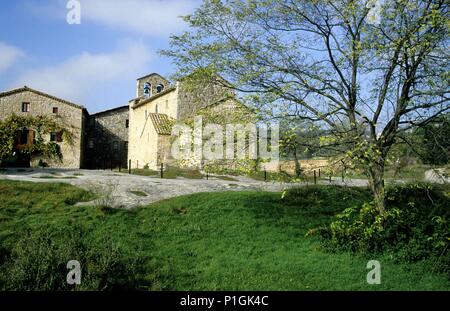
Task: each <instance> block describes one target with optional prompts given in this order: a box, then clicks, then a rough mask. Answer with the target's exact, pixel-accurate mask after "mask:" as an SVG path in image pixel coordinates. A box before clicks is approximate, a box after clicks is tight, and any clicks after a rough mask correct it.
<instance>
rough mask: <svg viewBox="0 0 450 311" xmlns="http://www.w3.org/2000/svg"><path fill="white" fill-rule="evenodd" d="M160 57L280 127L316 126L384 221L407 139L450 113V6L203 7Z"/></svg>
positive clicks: (285, 2)
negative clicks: (397, 157)
mask: <svg viewBox="0 0 450 311" xmlns="http://www.w3.org/2000/svg"><path fill="white" fill-rule="evenodd" d="M185 20H186V21H187V22H188V23H189V25H190V29H189V30H188V31H187V32H185V33H183V34H181V35H179V36H173V37H172V40H171V48H170V49H168V50H166V51H163V54H164V55H168V56H169V57H171V58H172V59H173V60H174V62H175V63H176V64H177V65H178V68H179V72H178V74H180V75H184V74H187V73H189V72H191V71H193V70H199V69H201V68H204V69H205V73H208V72H217V73H219V74H221V75H222V76H223V77H225V78H226V79H227V80H228V81H229V82H230V85H231V87H232V88H234V89H235V90H237V91H239V92H240V93H241V94H245V95H246V96H245V97H246V99H247V100H248V101H251V102H252V104H253V105H255V106H256V107H258V108H260V109H261V111H263V112H264V113H266V114H269V115H270V116H271V117H273V118H285V117H290V118H292V117H295V118H298V119H299V120H309V121H313V122H318V124H320V126H321V127H322V128H323V129H324V130H326V131H328V134H327V137H328V138H329V139H328V140H327V142H326V144H328V145H330V146H331V145H337V144H341V145H346V148H338V149H340V150H350V151H348V152H347V156H348V157H349V158H351V159H352V161H356V162H358V163H359V164H360V165H362V166H363V167H364V169H365V171H366V172H367V175H368V177H369V181H370V186H371V189H372V191H373V195H374V199H375V201H376V203H377V207H378V209H379V211H380V213H384V206H385V205H384V167H385V162H386V157H387V154H388V152H389V149H390V148H391V146H392V145H393V144H394V143H395V141H396V139H397V137H398V135H399V134H400V133H401V132H404V131H407V130H409V129H410V128H411V127H416V126H422V125H425V124H427V123H429V122H430V121H432V120H433V119H434V118H435V117H436V116H439V115H440V114H442V113H443V112H445V111H447V110H449V109H450V105H449V102H448V100H449V98H448V95H449V87H448V86H449V80H450V75H449V65H448V64H449V63H448V61H449V47H448V43H449V36H448V30H449V26H450V25H449V3H448V2H447V1H445V0H428V1H422V0H384V1H381V2H379V1H377V0H364V1H350V0H322V1H321V0H245V1H244V0H241V1H239V0H205V1H204V2H203V4H202V5H201V7H199V8H198V9H197V10H196V11H195V12H194V13H193V14H192V15H189V16H186V17H185Z"/></svg>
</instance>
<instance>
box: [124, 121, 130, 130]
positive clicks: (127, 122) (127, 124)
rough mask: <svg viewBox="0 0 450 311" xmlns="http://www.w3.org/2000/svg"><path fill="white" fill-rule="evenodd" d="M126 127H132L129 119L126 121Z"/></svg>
mask: <svg viewBox="0 0 450 311" xmlns="http://www.w3.org/2000/svg"><path fill="white" fill-rule="evenodd" d="M125 127H126V128H129V127H130V120H128V119H127V120H126V121H125Z"/></svg>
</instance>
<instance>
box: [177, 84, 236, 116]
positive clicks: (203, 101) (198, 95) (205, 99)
mask: <svg viewBox="0 0 450 311" xmlns="http://www.w3.org/2000/svg"><path fill="white" fill-rule="evenodd" d="M177 92H178V111H177V119H178V120H183V119H185V118H189V117H192V116H193V115H194V114H195V112H196V111H198V110H199V109H203V108H206V107H208V106H210V105H212V104H215V103H217V102H218V101H220V100H223V99H225V98H228V97H232V96H233V93H232V92H231V91H230V90H229V89H228V88H225V87H223V86H221V85H219V84H213V83H207V84H203V85H198V86H189V87H188V86H187V85H185V84H183V82H178V83H177Z"/></svg>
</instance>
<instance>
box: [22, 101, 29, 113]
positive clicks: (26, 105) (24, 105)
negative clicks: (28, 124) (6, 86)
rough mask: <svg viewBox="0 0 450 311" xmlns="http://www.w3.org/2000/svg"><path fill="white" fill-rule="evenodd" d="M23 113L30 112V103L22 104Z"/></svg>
mask: <svg viewBox="0 0 450 311" xmlns="http://www.w3.org/2000/svg"><path fill="white" fill-rule="evenodd" d="M22 112H30V103H22Z"/></svg>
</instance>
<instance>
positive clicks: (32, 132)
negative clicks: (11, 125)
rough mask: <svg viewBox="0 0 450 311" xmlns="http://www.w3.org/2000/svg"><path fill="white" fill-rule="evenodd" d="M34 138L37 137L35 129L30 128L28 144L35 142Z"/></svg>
mask: <svg viewBox="0 0 450 311" xmlns="http://www.w3.org/2000/svg"><path fill="white" fill-rule="evenodd" d="M34 138H35V132H34V131H33V130H28V139H27V144H28V145H31V144H34Z"/></svg>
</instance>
